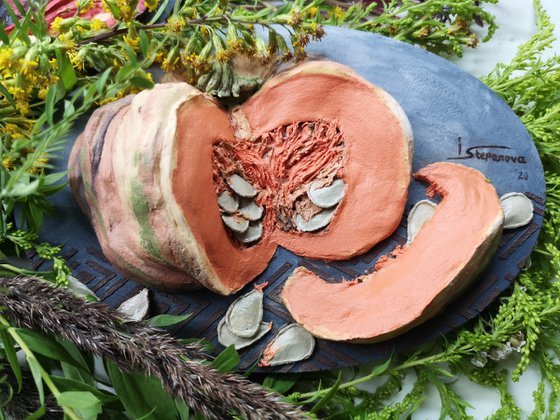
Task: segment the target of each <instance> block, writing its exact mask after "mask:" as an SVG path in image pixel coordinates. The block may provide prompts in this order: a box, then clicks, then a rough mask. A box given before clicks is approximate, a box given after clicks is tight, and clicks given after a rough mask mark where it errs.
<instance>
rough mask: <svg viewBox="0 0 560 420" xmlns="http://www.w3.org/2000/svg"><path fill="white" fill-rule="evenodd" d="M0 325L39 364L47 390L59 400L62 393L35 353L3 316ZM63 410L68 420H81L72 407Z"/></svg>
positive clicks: (28, 356) (26, 354)
mask: <svg viewBox="0 0 560 420" xmlns="http://www.w3.org/2000/svg"><path fill="white" fill-rule="evenodd" d="M0 324H2V325H3V326H5V327H7V331H8V333H9V334H10V335H11V336H12V338H13V339H14V341H15V342H16V343H17V344H18V345H19V347H20V348H21V350H23V352H24V353H25V357H27V358H28V359H32V360H34V361H35V362H36V363H37V366H38V367H39V372H40V373H41V378H42V379H43V382H44V383H45V385H46V386H47V388H49V390H50V391H51V393H52V394H53V396H54V397H55V398H58V396H59V395H60V391H59V390H58V388H57V387H56V385H55V384H54V382H53V381H52V379H51V377H50V376H49V374H48V373H47V371H46V370H45V369H44V368H43V367H42V366H41V364H40V363H39V361H38V360H37V358H36V357H35V354H34V353H33V351H31V349H30V348H29V347H28V346H27V344H26V343H25V341H24V340H23V339H22V338H21V336H20V335H19V334H18V333H17V331H16V329H15V328H14V327H12V326H11V325H10V323H9V322H8V320H7V319H6V318H5V317H4V316H3V315H0ZM62 409H63V410H64V414H65V415H66V416H68V418H70V419H72V420H80V416H79V415H78V414H76V412H75V411H74V410H72V409H71V408H70V407H66V406H62Z"/></svg>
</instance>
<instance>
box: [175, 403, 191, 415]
mask: <svg viewBox="0 0 560 420" xmlns="http://www.w3.org/2000/svg"><path fill="white" fill-rule="evenodd" d="M175 408H176V409H177V413H178V414H179V420H190V418H191V416H190V412H191V410H190V408H189V406H188V405H187V404H185V403H184V402H182V401H175Z"/></svg>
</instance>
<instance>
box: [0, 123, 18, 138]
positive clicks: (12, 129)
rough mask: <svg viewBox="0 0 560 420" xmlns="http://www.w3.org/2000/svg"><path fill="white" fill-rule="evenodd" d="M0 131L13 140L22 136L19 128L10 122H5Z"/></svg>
mask: <svg viewBox="0 0 560 420" xmlns="http://www.w3.org/2000/svg"><path fill="white" fill-rule="evenodd" d="M0 133H4V134H8V135H9V136H10V137H11V138H12V139H13V140H15V139H19V138H21V137H23V133H22V132H21V129H20V128H19V127H18V126H17V125H16V124H12V123H6V125H4V127H2V128H1V129H0Z"/></svg>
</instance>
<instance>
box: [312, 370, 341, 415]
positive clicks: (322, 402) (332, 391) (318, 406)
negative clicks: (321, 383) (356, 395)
mask: <svg viewBox="0 0 560 420" xmlns="http://www.w3.org/2000/svg"><path fill="white" fill-rule="evenodd" d="M341 383H342V371H340V372H339V373H338V378H337V379H336V382H335V383H334V385H333V386H331V388H330V389H329V392H327V393H326V394H325V395H323V396H322V397H321V399H320V400H319V401H318V402H317V403H316V404H315V405H314V406H313V408H312V409H311V412H312V413H316V412H318V411H319V410H320V409H321V408H323V407H324V406H325V404H327V403H328V402H329V401H330V399H331V398H332V397H333V396H334V395H335V394H336V391H338V388H339V387H340V384H341Z"/></svg>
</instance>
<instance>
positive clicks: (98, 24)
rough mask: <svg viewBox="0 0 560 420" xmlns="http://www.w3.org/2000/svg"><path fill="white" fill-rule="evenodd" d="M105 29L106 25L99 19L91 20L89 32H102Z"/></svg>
mask: <svg viewBox="0 0 560 420" xmlns="http://www.w3.org/2000/svg"><path fill="white" fill-rule="evenodd" d="M106 28H107V23H106V22H103V21H102V20H100V19H92V20H91V30H92V31H96V32H98V31H102V30H103V29H106Z"/></svg>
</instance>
